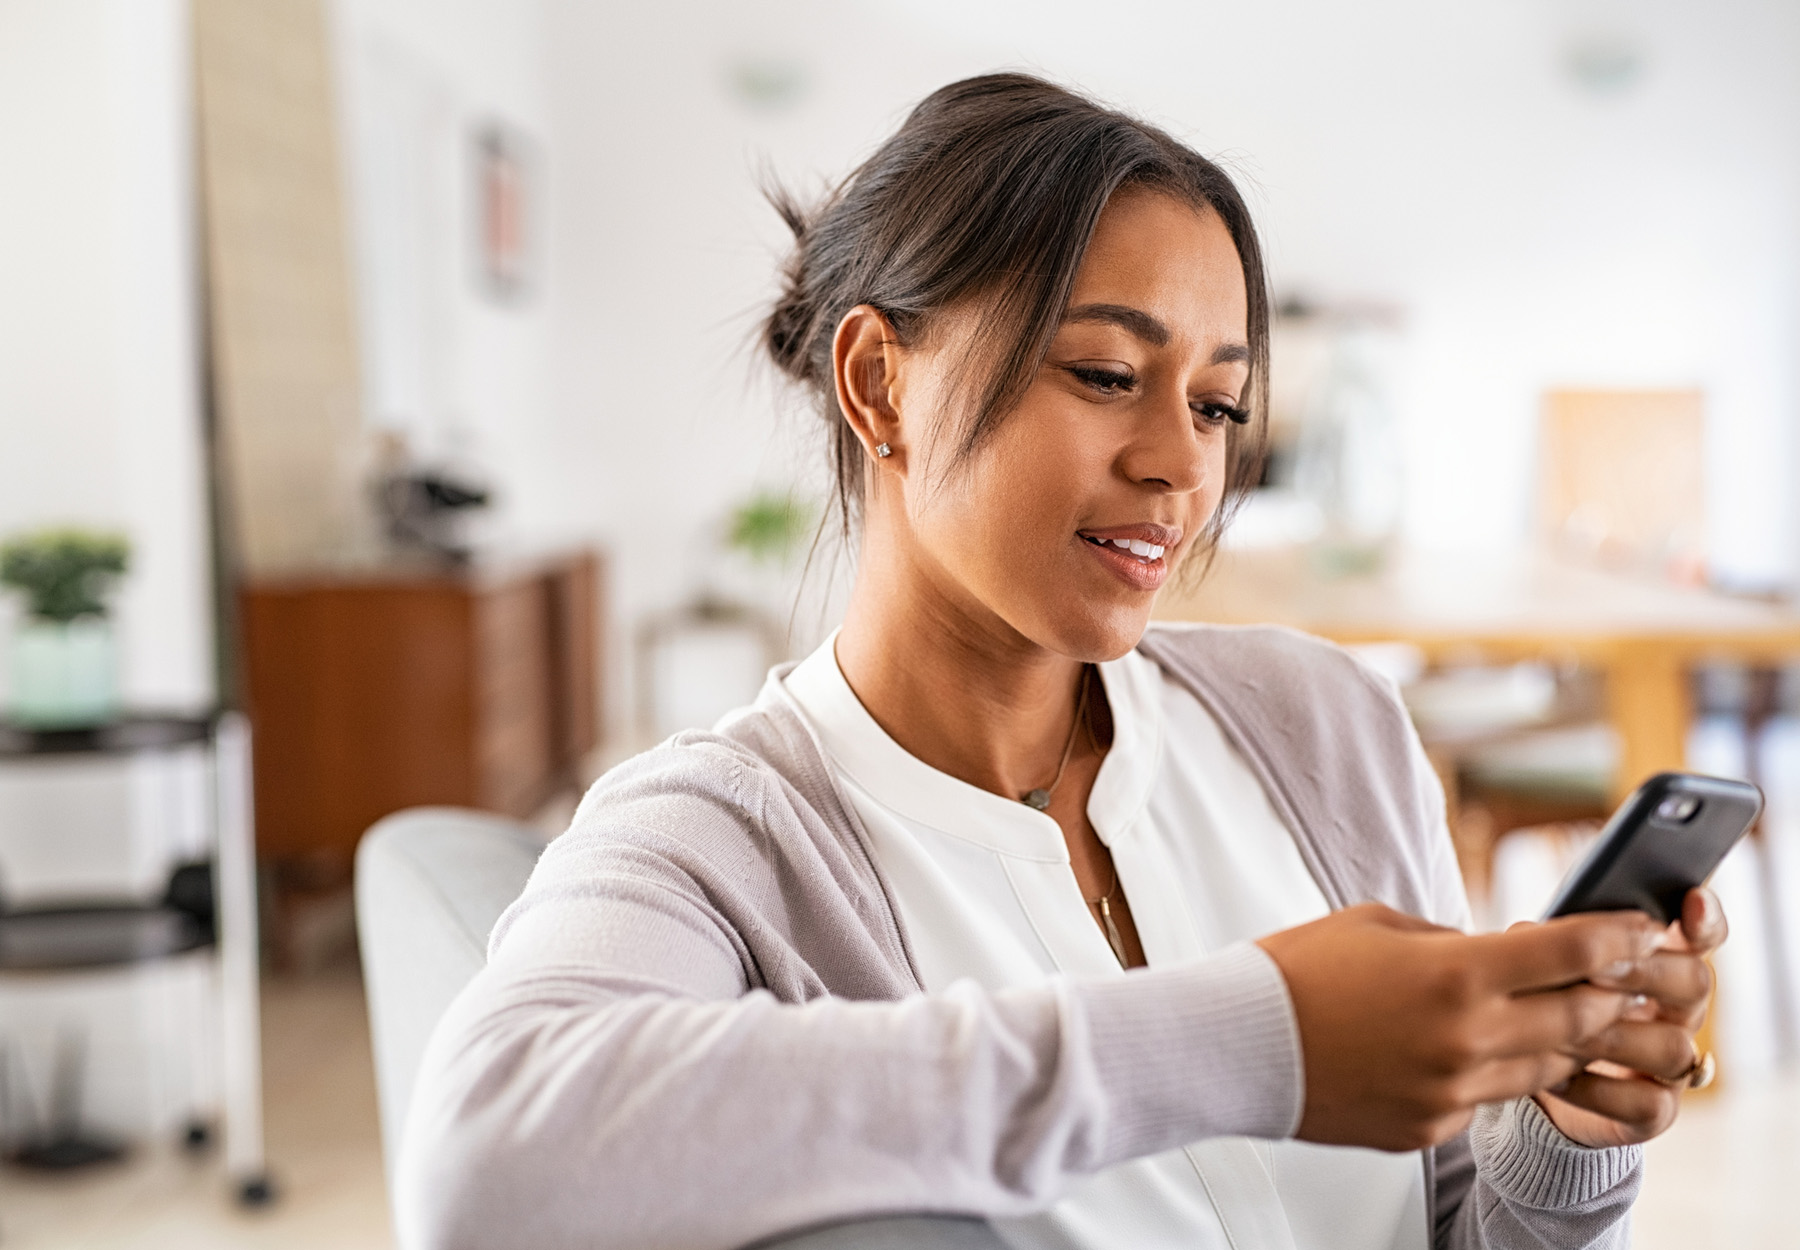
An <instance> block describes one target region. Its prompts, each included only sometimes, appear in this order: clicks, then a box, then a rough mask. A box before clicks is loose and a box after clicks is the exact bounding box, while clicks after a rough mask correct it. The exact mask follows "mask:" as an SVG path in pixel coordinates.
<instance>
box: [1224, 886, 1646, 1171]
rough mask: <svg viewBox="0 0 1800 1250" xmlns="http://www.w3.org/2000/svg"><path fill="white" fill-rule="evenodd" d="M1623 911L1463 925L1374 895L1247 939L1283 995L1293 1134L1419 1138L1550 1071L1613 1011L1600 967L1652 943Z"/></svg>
mask: <svg viewBox="0 0 1800 1250" xmlns="http://www.w3.org/2000/svg"><path fill="white" fill-rule="evenodd" d="M1661 935H1662V930H1661V928H1660V927H1659V926H1657V925H1656V924H1655V923H1654V922H1652V921H1651V920H1650V918H1649V917H1648V916H1645V915H1642V914H1640V913H1637V912H1608V913H1597V914H1593V915H1583V916H1568V917H1563V918H1560V919H1557V920H1552V921H1549V922H1547V923H1545V924H1541V925H1530V926H1525V927H1521V928H1516V929H1513V930H1511V931H1509V932H1506V933H1492V934H1481V935H1477V936H1470V935H1468V934H1464V933H1460V932H1458V931H1457V930H1455V929H1446V928H1442V927H1440V926H1438V925H1434V924H1431V923H1429V922H1427V921H1424V920H1420V919H1418V918H1416V917H1413V916H1408V915H1406V914H1404V913H1402V912H1398V911H1395V910H1393V909H1392V908H1390V907H1384V906H1381V905H1380V904H1377V903H1365V904H1363V905H1361V906H1357V907H1349V908H1346V909H1344V910H1343V911H1338V912H1333V913H1332V914H1331V915H1329V916H1326V917H1325V918H1324V919H1321V920H1315V921H1313V922H1311V923H1310V924H1304V925H1299V926H1297V927H1295V928H1292V929H1285V930H1283V931H1282V932H1280V933H1272V934H1270V935H1269V936H1267V937H1265V938H1261V939H1259V940H1258V942H1257V945H1259V946H1261V947H1262V948H1263V950H1264V951H1266V952H1267V953H1268V955H1269V957H1270V958H1271V959H1273V960H1274V961H1275V964H1276V966H1277V967H1279V968H1280V969H1281V973H1282V976H1283V977H1284V978H1286V980H1287V986H1288V993H1289V995H1290V997H1291V998H1292V999H1293V1003H1294V1014H1295V1017H1296V1019H1297V1021H1298V1023H1299V1028H1300V1048H1301V1054H1302V1057H1303V1062H1304V1065H1305V1066H1304V1070H1305V1080H1306V1105H1305V1108H1304V1110H1303V1111H1302V1112H1301V1117H1300V1128H1299V1132H1298V1136H1300V1137H1301V1138H1304V1139H1305V1140H1307V1141H1315V1142H1329V1143H1333V1144H1337V1145H1352V1146H1374V1147H1377V1148H1379V1149H1382V1150H1417V1149H1421V1148H1423V1147H1426V1146H1432V1145H1436V1144H1437V1143H1438V1142H1441V1141H1445V1140H1447V1139H1448V1138H1451V1137H1454V1136H1455V1135H1456V1134H1457V1133H1459V1132H1461V1131H1462V1130H1463V1129H1464V1128H1465V1127H1466V1126H1467V1125H1468V1123H1469V1120H1470V1119H1471V1118H1472V1117H1473V1116H1474V1113H1475V1108H1476V1107H1477V1106H1479V1105H1480V1104H1482V1103H1484V1102H1498V1101H1502V1100H1504V1099H1509V1098H1518V1097H1521V1096H1523V1095H1526V1094H1532V1093H1536V1092H1537V1091H1539V1090H1542V1089H1546V1088H1548V1087H1550V1086H1553V1085H1557V1084H1560V1083H1561V1082H1562V1081H1565V1080H1567V1079H1568V1078H1569V1077H1571V1076H1573V1075H1574V1074H1575V1073H1576V1072H1577V1071H1579V1070H1580V1069H1581V1067H1582V1064H1583V1062H1584V1061H1583V1060H1581V1059H1580V1058H1576V1057H1574V1055H1575V1054H1576V1053H1577V1052H1578V1048H1579V1043H1581V1042H1582V1041H1583V1040H1584V1039H1587V1038H1590V1037H1592V1036H1593V1035H1594V1034H1596V1033H1599V1032H1600V1031H1602V1030H1603V1029H1605V1028H1607V1026H1609V1025H1611V1024H1612V1023H1613V1022H1615V1021H1616V1020H1618V1019H1619V1018H1620V1017H1621V1016H1622V1015H1624V1014H1625V1012H1626V1010H1627V1009H1628V1008H1629V1007H1630V1005H1631V1002H1632V997H1633V996H1632V995H1631V994H1629V993H1626V992H1624V991H1620V990H1607V989H1600V988H1598V987H1596V986H1593V985H1589V984H1586V981H1587V979H1588V978H1589V977H1596V976H1600V977H1609V978H1612V979H1614V980H1617V979H1619V978H1620V977H1621V976H1622V975H1624V973H1625V971H1627V970H1628V969H1629V968H1630V967H1632V966H1634V965H1636V964H1637V963H1638V962H1639V961H1641V960H1644V959H1646V958H1648V957H1649V956H1650V954H1651V953H1652V952H1653V951H1654V950H1655V949H1656V946H1657V943H1658V941H1659V939H1660V937H1661Z"/></svg>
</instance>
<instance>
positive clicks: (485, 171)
mask: <svg viewBox="0 0 1800 1250" xmlns="http://www.w3.org/2000/svg"><path fill="white" fill-rule="evenodd" d="M470 151H471V154H472V157H473V164H474V180H473V181H474V199H475V205H474V207H475V212H474V224H475V276H476V282H477V284H478V285H479V286H480V287H481V289H482V290H483V291H484V292H485V293H486V294H487V295H488V296H489V297H490V298H492V299H494V300H496V301H499V302H501V303H517V302H520V301H522V300H524V299H526V298H528V297H529V296H530V295H531V293H532V289H533V287H534V286H535V285H536V283H535V279H536V276H537V275H536V244H537V239H536V227H537V204H536V198H537V186H536V182H537V146H536V145H535V144H534V143H532V141H531V140H530V139H529V138H528V137H527V136H526V135H525V134H524V133H523V132H521V131H520V130H518V129H517V128H516V127H514V126H510V125H508V124H506V123H505V122H501V121H494V120H488V121H483V122H481V123H479V124H477V125H476V126H475V128H474V132H473V135H472V138H471V143H470Z"/></svg>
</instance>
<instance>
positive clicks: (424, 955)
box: [356, 808, 1004, 1250]
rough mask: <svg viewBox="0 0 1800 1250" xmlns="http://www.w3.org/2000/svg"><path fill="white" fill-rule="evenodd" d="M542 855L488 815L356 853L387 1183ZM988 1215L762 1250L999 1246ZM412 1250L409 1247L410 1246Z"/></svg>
mask: <svg viewBox="0 0 1800 1250" xmlns="http://www.w3.org/2000/svg"><path fill="white" fill-rule="evenodd" d="M542 849H543V841H542V839H541V838H540V836H539V835H538V834H537V833H536V832H535V831H533V830H532V829H530V828H529V827H527V826H524V825H519V824H515V823H513V822H511V821H508V820H503V819H501V818H500V817H497V816H489V815H485V814H483V813H480V812H468V811H460V810H456V809H453V808H417V809H414V810H412V811H407V812H400V813H398V814H396V815H393V816H389V817H388V818H387V819H385V820H383V821H381V822H380V823H379V824H377V825H375V827H374V828H372V829H370V830H369V832H368V833H366V834H365V835H363V839H362V842H361V844H360V845H359V846H358V847H357V850H356V923H357V930H358V938H359V940H360V943H361V946H362V960H363V984H364V986H365V989H366V993H367V995H368V1001H369V1026H370V1032H371V1035H372V1038H373V1041H374V1047H375V1079H376V1086H377V1088H378V1090H379V1092H380V1099H381V1138H382V1146H383V1155H384V1157H385V1159H386V1161H387V1171H388V1177H389V1179H390V1181H391V1180H392V1177H393V1171H394V1160H395V1158H396V1157H397V1155H398V1153H399V1148H400V1133H401V1128H402V1126H403V1125H404V1124H405V1123H406V1112H407V1106H408V1104H409V1103H410V1101H411V1098H412V1087H413V1080H414V1077H415V1076H416V1075H417V1073H418V1068H419V1060H420V1058H421V1056H422V1055H423V1054H424V1051H425V1043H426V1040H427V1039H428V1038H430V1036H431V1031H432V1029H433V1028H435V1027H436V1025H437V1022H438V1020H439V1018H440V1017H441V1016H442V1015H443V1014H444V1011H445V1009H446V1008H447V1007H449V1005H450V1001H451V1000H452V999H453V998H455V997H456V995H457V994H458V993H459V992H460V991H461V990H462V988H463V986H465V985H467V984H468V983H469V980H470V979H471V978H472V977H474V975H475V974H476V972H478V971H479V970H480V969H481V967H482V965H483V964H484V963H485V962H486V959H487V939H488V933H489V932H490V931H491V930H492V929H493V927H494V922H495V921H496V920H498V919H499V917H500V913H501V912H502V911H504V910H505V909H506V906H507V905H508V904H509V903H511V902H512V901H513V900H514V899H515V898H517V897H518V896H519V892H520V891H521V890H522V889H524V887H525V879H526V878H527V877H529V876H530V875H531V869H532V866H533V865H534V864H536V863H537V857H538V853H539V852H540V851H541V850H542ZM1003 1244H1004V1243H1002V1242H1001V1241H1000V1239H999V1237H998V1236H997V1235H996V1234H995V1233H994V1231H993V1230H992V1229H991V1228H990V1227H989V1226H988V1225H987V1223H986V1222H985V1221H981V1220H966V1219H946V1218H941V1217H930V1216H909V1217H899V1218H891V1219H880V1220H872V1221H867V1222H863V1223H857V1224H846V1225H839V1226H836V1227H833V1228H824V1229H815V1230H812V1231H810V1232H806V1233H801V1234H799V1235H797V1236H791V1237H786V1238H783V1239H780V1240H778V1241H775V1242H765V1243H762V1245H763V1247H764V1248H765V1250H774V1248H775V1247H777V1246H779V1247H780V1250H924V1248H925V1247H933V1248H938V1247H942V1248H944V1250H999V1248H1000V1247H1001V1246H1002V1245H1003ZM409 1250H410V1248H409Z"/></svg>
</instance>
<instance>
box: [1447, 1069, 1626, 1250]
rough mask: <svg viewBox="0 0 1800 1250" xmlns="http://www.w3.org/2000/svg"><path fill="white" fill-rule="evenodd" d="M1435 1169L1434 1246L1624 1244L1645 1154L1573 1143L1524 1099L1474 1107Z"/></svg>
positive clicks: (1524, 1249)
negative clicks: (1465, 1129)
mask: <svg viewBox="0 0 1800 1250" xmlns="http://www.w3.org/2000/svg"><path fill="white" fill-rule="evenodd" d="M1437 1172H1438V1177H1437V1179H1438V1193H1437V1220H1436V1224H1437V1228H1436V1237H1435V1241H1436V1245H1437V1250H1540V1248H1541V1250H1583V1248H1586V1247H1594V1248H1595V1250H1614V1248H1616V1250H1625V1247H1628V1246H1629V1245H1630V1242H1631V1234H1630V1220H1629V1217H1630V1213H1631V1205H1632V1203H1633V1202H1634V1201H1635V1200H1636V1199H1637V1193H1638V1188H1639V1186H1640V1185H1641V1183H1642V1180H1643V1152H1642V1150H1640V1149H1639V1148H1638V1147H1636V1146H1621V1147H1616V1148H1613V1149H1610V1150H1593V1149H1589V1148H1587V1147H1585V1146H1579V1145H1577V1144H1575V1143H1574V1142H1572V1141H1569V1140H1568V1139H1567V1138H1565V1137H1564V1136H1563V1135H1562V1134H1561V1133H1559V1132H1557V1130H1556V1127H1555V1125H1553V1124H1551V1123H1550V1121H1549V1119H1548V1118H1547V1117H1546V1116H1545V1115H1544V1113H1543V1112H1542V1111H1541V1110H1539V1109H1538V1107H1537V1104H1536V1103H1534V1102H1533V1101H1532V1100H1531V1099H1529V1098H1522V1099H1518V1100H1516V1101H1514V1102H1508V1103H1496V1104H1493V1105H1491V1106H1486V1107H1482V1108H1481V1109H1480V1110H1479V1111H1478V1112H1477V1113H1476V1117H1475V1122H1474V1124H1473V1125H1471V1126H1470V1129H1469V1132H1468V1134H1467V1136H1466V1139H1461V1140H1459V1143H1455V1144H1452V1145H1451V1146H1450V1147H1444V1146H1440V1147H1439V1148H1438V1167H1437Z"/></svg>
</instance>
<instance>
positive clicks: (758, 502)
mask: <svg viewBox="0 0 1800 1250" xmlns="http://www.w3.org/2000/svg"><path fill="white" fill-rule="evenodd" d="M811 524H812V509H811V508H810V507H808V506H807V505H806V504H804V503H801V502H800V501H798V500H796V499H794V497H793V496H791V495H775V494H761V495H755V496H753V497H751V498H750V499H748V500H746V501H745V502H744V503H742V504H740V505H739V506H738V507H737V508H736V509H734V510H733V512H732V514H731V529H730V532H729V534H728V535H727V537H726V544H727V545H728V546H731V547H735V548H737V549H738V550H739V551H742V552H745V553H746V554H748V555H749V557H750V558H751V559H752V560H756V561H758V562H761V561H764V560H771V559H785V558H786V557H787V555H788V553H789V552H791V551H792V550H793V549H794V548H795V547H796V546H798V545H799V543H800V542H801V541H802V540H803V539H804V538H805V537H806V531H807V527H808V526H809V525H811Z"/></svg>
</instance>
